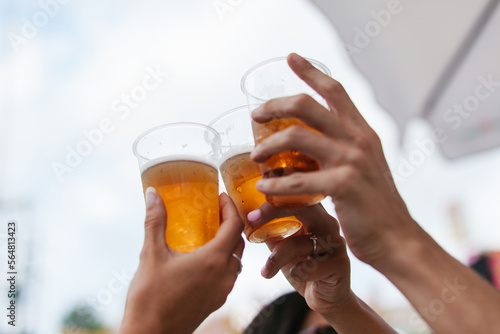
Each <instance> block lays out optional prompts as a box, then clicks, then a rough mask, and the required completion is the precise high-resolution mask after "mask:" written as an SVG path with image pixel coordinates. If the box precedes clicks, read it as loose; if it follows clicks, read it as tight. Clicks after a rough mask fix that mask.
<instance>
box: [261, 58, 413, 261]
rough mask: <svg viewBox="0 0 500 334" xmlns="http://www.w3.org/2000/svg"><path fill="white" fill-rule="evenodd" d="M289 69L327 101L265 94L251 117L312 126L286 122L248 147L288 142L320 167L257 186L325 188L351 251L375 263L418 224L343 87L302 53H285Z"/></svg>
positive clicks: (282, 190) (279, 148) (286, 190)
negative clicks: (298, 123)
mask: <svg viewBox="0 0 500 334" xmlns="http://www.w3.org/2000/svg"><path fill="white" fill-rule="evenodd" d="M288 63H289V65H290V67H291V68H292V70H293V71H294V72H295V73H296V74H297V75H298V76H299V77H300V78H301V79H302V80H304V81H305V82H306V83H307V84H308V85H309V86H311V87H312V88H313V89H314V90H315V91H316V92H318V93H319V94H320V95H321V96H322V97H323V98H324V99H325V100H326V102H327V104H328V106H329V108H330V110H328V109H326V108H325V107H323V106H322V105H320V104H319V103H318V102H316V101H315V100H314V99H313V98H312V97H310V96H308V95H305V94H302V95H297V96H292V97H284V98H278V99H274V100H270V101H268V102H267V103H265V104H263V105H262V106H260V107H259V108H257V109H256V110H254V111H253V113H252V117H253V119H254V120H255V121H256V122H259V123H265V122H268V121H270V120H272V119H275V118H288V117H296V118H299V119H301V120H302V121H303V122H305V123H306V124H307V125H309V126H310V127H312V128H313V129H315V130H317V131H318V132H319V133H316V132H313V131H310V130H308V129H306V128H304V127H300V126H291V127H289V128H287V129H285V130H283V131H280V132H278V133H276V134H274V135H272V136H270V137H268V138H266V139H265V140H264V141H262V142H261V143H260V144H259V145H257V147H256V148H255V150H254V151H253V152H252V154H251V157H252V159H253V160H254V161H256V162H264V161H266V160H267V159H269V158H270V157H271V156H272V155H273V154H276V153H279V152H283V151H288V150H295V151H300V152H301V153H304V154H306V155H308V156H310V157H312V158H314V159H316V160H317V161H318V163H319V165H320V170H319V171H317V172H309V173H294V174H291V175H289V176H284V177H279V178H269V179H262V180H260V181H259V182H257V189H258V190H259V191H261V192H263V193H265V194H269V195H287V194H290V195H292V194H305V193H308V194H315V193H323V194H324V195H329V196H331V198H332V200H333V202H334V203H335V209H336V211H337V214H338V218H339V221H340V224H341V226H342V229H343V231H344V235H345V238H346V240H347V243H348V245H349V247H350V248H351V250H352V252H353V253H354V254H355V255H356V256H357V257H358V258H359V259H360V260H362V261H364V262H366V263H369V264H371V265H374V266H376V265H377V264H378V262H379V261H385V260H386V259H387V258H388V257H389V256H397V253H396V251H395V250H396V249H398V248H399V247H400V246H401V245H403V244H404V243H405V241H406V240H408V239H410V238H412V237H414V236H415V235H417V234H418V233H419V232H418V231H419V229H418V226H417V224H416V223H415V222H414V221H413V219H412V218H411V217H410V215H409V213H408V210H407V208H406V205H405V204H404V202H403V200H402V199H401V197H400V196H399V194H398V192H397V190H396V187H395V185H394V182H393V180H392V177H391V174H390V171H389V167H388V165H387V163H386V161H385V158H384V154H383V150H382V145H381V143H380V139H379V138H378V136H377V135H376V133H375V132H374V131H373V130H372V129H371V128H370V126H369V125H368V124H367V123H366V121H365V120H364V119H363V117H362V116H361V114H360V113H359V112H358V110H357V109H356V107H355V106H354V104H353V103H352V101H351V100H350V98H349V96H348V95H347V93H346V92H345V90H344V89H343V87H342V86H341V85H340V83H338V82H337V81H335V80H334V79H332V78H330V77H328V76H327V75H325V74H324V73H322V72H321V71H319V70H318V69H316V68H315V67H314V66H312V65H311V64H310V63H309V62H307V61H306V60H305V59H303V58H302V57H300V56H298V55H296V54H291V55H290V56H289V58H288Z"/></svg>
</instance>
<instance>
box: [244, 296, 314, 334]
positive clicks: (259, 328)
mask: <svg viewBox="0 0 500 334" xmlns="http://www.w3.org/2000/svg"><path fill="white" fill-rule="evenodd" d="M309 312H311V309H310V308H309V306H307V303H306V300H305V299H304V297H302V296H301V295H300V294H299V293H298V292H295V291H294V292H290V293H287V294H286V295H283V296H281V297H279V298H278V299H276V300H274V301H273V302H271V303H270V304H269V305H266V306H265V307H264V308H263V309H262V310H261V311H260V312H259V314H257V316H256V317H255V318H254V319H253V320H252V322H251V323H250V325H248V327H247V328H246V329H245V331H244V332H243V333H244V334H297V333H298V332H299V331H300V328H301V327H302V325H303V323H304V320H305V319H306V317H307V315H308V314H309Z"/></svg>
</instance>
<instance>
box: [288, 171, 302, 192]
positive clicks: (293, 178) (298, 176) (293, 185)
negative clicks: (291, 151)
mask: <svg viewBox="0 0 500 334" xmlns="http://www.w3.org/2000/svg"><path fill="white" fill-rule="evenodd" d="M287 184H288V188H290V189H293V190H297V191H298V190H301V189H303V188H304V185H305V180H304V175H303V174H302V173H293V174H291V175H290V176H289V179H288V182H287Z"/></svg>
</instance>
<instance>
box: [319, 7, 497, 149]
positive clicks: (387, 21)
mask: <svg viewBox="0 0 500 334" xmlns="http://www.w3.org/2000/svg"><path fill="white" fill-rule="evenodd" d="M311 1H312V2H313V3H315V4H316V5H317V6H318V7H319V8H320V9H321V10H322V11H323V12H324V13H325V15H326V16H327V17H328V18H329V19H330V21H331V22H332V23H333V25H334V26H335V28H336V29H337V31H338V33H339V34H340V37H341V38H342V40H343V41H344V43H345V46H346V50H347V52H348V53H349V55H350V56H351V59H352V61H353V63H354V64H355V65H356V66H357V67H358V68H359V69H360V71H361V72H362V73H364V75H365V76H366V77H367V79H368V81H369V82H370V83H371V85H372V86H373V89H374V91H375V94H376V97H377V99H378V101H379V103H380V104H381V105H382V106H383V107H384V108H385V109H386V110H387V111H388V112H389V113H390V114H391V115H392V116H393V117H394V118H395V120H396V122H397V123H398V125H399V127H400V128H401V129H402V130H404V128H405V124H406V123H407V121H408V120H409V119H410V118H411V117H416V116H419V117H424V118H426V119H427V120H428V121H429V122H430V123H431V125H432V127H433V128H434V130H435V133H436V136H435V138H433V139H434V140H435V141H436V142H437V143H438V144H440V147H441V149H442V151H443V153H444V155H445V156H446V157H448V158H458V157H461V156H464V155H467V154H471V153H473V152H477V151H481V150H485V149H489V148H492V147H496V146H499V145H500V6H498V4H499V2H500V0H474V1H470V0H440V1H434V0H419V1H412V0H385V1H382V0H372V1H362V0H350V1H333V0H311Z"/></svg>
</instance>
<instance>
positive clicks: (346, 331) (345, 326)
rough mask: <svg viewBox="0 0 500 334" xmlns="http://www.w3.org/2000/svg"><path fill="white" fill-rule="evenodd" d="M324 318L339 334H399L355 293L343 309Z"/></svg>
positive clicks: (338, 308) (338, 309)
mask: <svg viewBox="0 0 500 334" xmlns="http://www.w3.org/2000/svg"><path fill="white" fill-rule="evenodd" d="M323 317H324V318H325V320H326V321H328V323H329V324H330V325H332V327H333V328H334V329H335V330H336V331H337V332H338V333H339V334H357V333H359V334H365V333H371V334H387V333H391V334H395V333H397V332H396V331H395V330H394V329H393V328H392V327H391V326H389V324H387V323H386V322H385V321H384V319H382V318H381V317H380V316H379V315H378V314H377V313H376V312H375V311H373V310H372V309H371V308H370V306H368V305H366V304H365V303H364V302H363V301H362V300H361V299H359V298H358V297H357V296H356V295H355V294H354V293H353V292H351V296H350V298H348V300H347V301H346V302H345V303H344V304H343V305H342V306H341V307H337V308H336V309H334V310H332V312H330V313H329V314H323Z"/></svg>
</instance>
